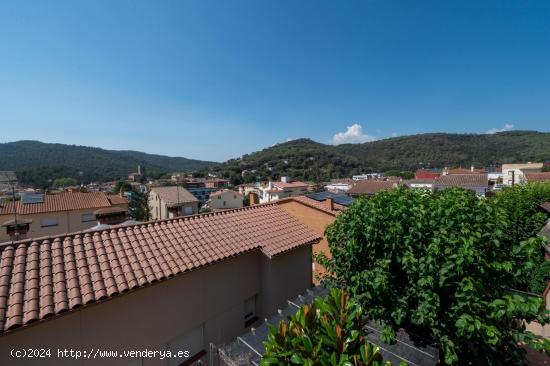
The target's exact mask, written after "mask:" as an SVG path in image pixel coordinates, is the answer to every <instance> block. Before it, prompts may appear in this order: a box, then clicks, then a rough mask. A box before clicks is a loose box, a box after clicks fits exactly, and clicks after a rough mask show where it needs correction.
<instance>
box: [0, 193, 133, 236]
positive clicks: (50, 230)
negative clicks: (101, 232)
mask: <svg viewBox="0 0 550 366" xmlns="http://www.w3.org/2000/svg"><path fill="white" fill-rule="evenodd" d="M36 198H38V200H39V201H41V202H34V203H27V202H26V201H25V200H24V199H21V200H20V201H17V202H16V204H15V210H14V204H13V202H6V203H4V204H2V205H0V225H3V226H2V228H1V230H0V243H2V242H6V241H10V240H13V239H14V237H13V235H10V234H9V229H10V227H9V226H10V225H9V224H10V223H11V224H12V225H13V223H14V220H15V217H17V219H18V220H19V221H20V222H22V221H24V222H27V223H28V229H27V230H25V231H24V232H23V231H22V232H21V234H22V235H20V236H19V238H20V239H25V238H36V237H42V236H52V235H58V234H63V233H70V232H75V231H82V230H86V229H90V228H92V227H93V226H95V225H96V224H97V220H96V216H95V215H94V211H95V210H97V209H100V208H107V207H120V208H123V209H125V210H127V209H128V203H127V201H126V199H123V198H121V197H119V196H109V195H107V194H105V193H103V192H90V193H81V192H72V193H69V192H64V193H58V194H53V195H50V194H43V195H42V198H41V199H40V197H38V196H37V197H36ZM14 211H15V215H14Z"/></svg>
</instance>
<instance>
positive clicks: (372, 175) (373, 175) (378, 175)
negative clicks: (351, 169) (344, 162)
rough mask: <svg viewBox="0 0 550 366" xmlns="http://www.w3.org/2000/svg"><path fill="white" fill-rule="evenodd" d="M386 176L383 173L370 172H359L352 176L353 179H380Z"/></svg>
mask: <svg viewBox="0 0 550 366" xmlns="http://www.w3.org/2000/svg"><path fill="white" fill-rule="evenodd" d="M383 176H384V174H382V173H368V174H359V175H354V176H352V177H351V179H352V180H369V179H374V180H376V179H380V178H382V177H383Z"/></svg>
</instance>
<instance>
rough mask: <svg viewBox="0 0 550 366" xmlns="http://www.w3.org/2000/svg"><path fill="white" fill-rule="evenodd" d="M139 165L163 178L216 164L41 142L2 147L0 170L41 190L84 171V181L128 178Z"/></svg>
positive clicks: (21, 142)
mask: <svg viewBox="0 0 550 366" xmlns="http://www.w3.org/2000/svg"><path fill="white" fill-rule="evenodd" d="M138 164H141V165H143V166H145V168H146V170H147V173H148V174H151V175H152V176H160V175H162V174H165V173H169V172H173V171H197V170H201V169H204V168H207V167H209V166H212V165H214V164H216V163H214V162H210V161H201V160H193V159H186V158H180V157H169V156H163V155H153V154H146V153H143V152H139V151H117V150H104V149H100V148H96V147H87V146H77V145H65V144H49V143H43V142H39V141H16V142H8V143H3V144H0V170H14V171H16V173H17V176H18V178H19V181H20V182H22V183H24V184H32V185H35V186H41V187H44V186H47V185H48V181H49V180H53V179H55V178H60V177H71V178H75V179H77V180H78V181H80V179H81V178H80V176H79V172H83V176H82V180H84V181H85V182H90V181H109V180H115V179H120V178H125V177H127V176H128V174H129V173H131V172H135V171H136V170H137V165H138Z"/></svg>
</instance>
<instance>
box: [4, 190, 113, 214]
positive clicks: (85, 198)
mask: <svg viewBox="0 0 550 366" xmlns="http://www.w3.org/2000/svg"><path fill="white" fill-rule="evenodd" d="M109 206H111V202H110V201H109V198H108V197H107V195H106V194H105V193H104V192H89V193H81V192H63V193H58V194H45V195H44V202H42V203H21V201H16V208H17V213H18V214H21V215H29V214H36V213H43V212H57V211H72V210H83V209H87V208H101V207H109ZM13 207H14V204H13V202H5V203H3V204H0V215H7V214H11V213H13Z"/></svg>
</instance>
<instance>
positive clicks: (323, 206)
mask: <svg viewBox="0 0 550 366" xmlns="http://www.w3.org/2000/svg"><path fill="white" fill-rule="evenodd" d="M291 201H295V202H298V203H301V204H303V205H305V206H309V207H312V208H314V209H317V210H321V211H324V212H326V213H329V214H331V215H333V216H334V215H337V214H339V213H340V212H341V211H343V210H345V209H346V206H343V205H340V204H338V203H334V204H333V208H334V209H333V210H331V209H330V208H329V207H328V203H327V201H326V200H325V201H317V200H314V199H312V198H309V197H307V196H294V197H287V198H283V199H280V200H277V201H275V202H276V203H277V204H284V203H286V202H291Z"/></svg>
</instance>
